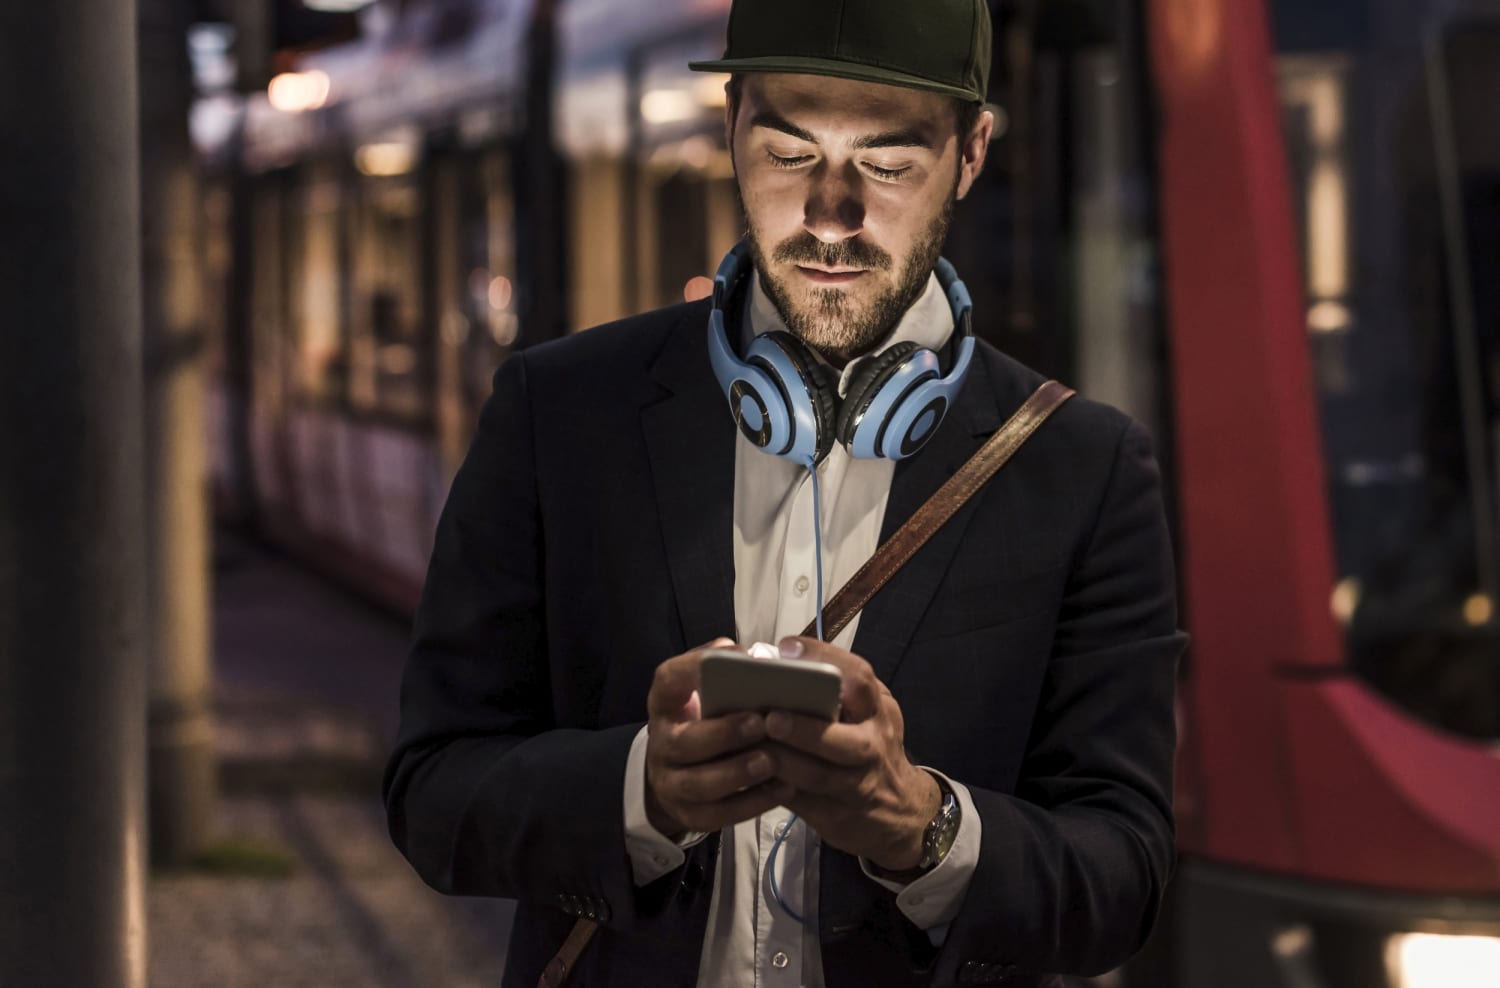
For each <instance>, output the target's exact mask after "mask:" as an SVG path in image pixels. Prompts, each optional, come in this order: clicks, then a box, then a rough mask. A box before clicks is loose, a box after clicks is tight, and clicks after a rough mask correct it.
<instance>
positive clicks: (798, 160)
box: [766, 151, 812, 168]
mask: <svg viewBox="0 0 1500 988" xmlns="http://www.w3.org/2000/svg"><path fill="white" fill-rule="evenodd" d="M766 157H767V158H769V159H770V161H771V165H772V166H773V167H775V168H796V167H797V166H798V165H801V164H805V163H806V162H808V161H811V160H812V155H810V154H795V155H780V154H777V153H776V152H775V151H767V152H766Z"/></svg>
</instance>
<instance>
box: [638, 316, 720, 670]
mask: <svg viewBox="0 0 1500 988" xmlns="http://www.w3.org/2000/svg"><path fill="white" fill-rule="evenodd" d="M699 308H700V307H698V306H694V307H693V309H691V310H690V314H689V315H686V316H684V317H683V320H682V322H681V323H680V324H679V325H678V327H677V328H676V329H674V330H673V332H672V336H671V337H670V338H669V340H668V342H667V346H666V347H665V348H664V349H663V350H662V353H661V355H660V356H659V357H658V359H657V362H656V364H655V366H654V367H653V371H652V373H653V377H654V379H655V380H656V382H657V383H658V384H660V385H661V386H662V387H664V388H665V389H666V390H667V392H668V394H667V395H666V396H665V397H662V398H661V399H660V400H658V401H655V402H652V403H650V404H647V405H646V406H645V407H644V408H642V410H641V429H642V431H643V433H644V434H645V440H646V448H647V451H648V455H649V457H650V463H651V479H652V483H653V485H654V487H655V490H656V508H657V517H658V519H659V523H660V525H661V531H662V540H663V542H664V543H665V546H666V555H667V568H668V570H669V571H670V573H671V580H672V590H673V593H674V594H675V596H676V598H677V613H678V617H679V619H680V621H681V626H682V647H683V648H684V649H688V648H694V647H696V646H698V645H701V644H703V643H704V642H707V641H710V640H711V639H713V638H716V637H718V636H720V635H726V636H731V637H732V636H733V635H734V633H735V623H734V445H735V444H734V423H733V421H732V420H731V419H730V417H729V415H728V413H727V412H726V411H725V410H724V398H723V396H722V395H720V394H719V389H718V383H717V382H716V381H715V380H714V375H713V371H712V369H711V368H710V366H709V362H708V347H707V345H706V343H705V341H704V335H703V334H704V333H705V332H706V327H707V324H708V321H707V318H708V317H707V311H706V309H704V312H703V318H702V319H696V320H695V319H694V318H693V314H696V313H697V312H698V310H699Z"/></svg>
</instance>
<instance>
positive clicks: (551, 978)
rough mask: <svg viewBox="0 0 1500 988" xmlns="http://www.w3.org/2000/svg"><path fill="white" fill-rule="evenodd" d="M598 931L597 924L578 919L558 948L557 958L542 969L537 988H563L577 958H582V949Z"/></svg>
mask: <svg viewBox="0 0 1500 988" xmlns="http://www.w3.org/2000/svg"><path fill="white" fill-rule="evenodd" d="M598 929H599V924H598V923H596V922H594V921H593V920H591V919H580V920H579V921H578V922H576V923H574V924H573V929H572V931H571V932H570V933H569V934H568V938H567V939H566V940H564V941H563V945H562V946H561V947H560V948H558V951H557V956H555V957H553V958H552V959H551V960H550V961H548V962H547V966H546V967H544V968H542V977H541V979H540V980H539V981H537V988H563V985H565V984H567V982H568V975H570V974H572V973H573V968H574V966H576V965H577V964H578V958H579V957H582V956H583V948H585V947H587V946H588V945H589V941H590V940H592V939H593V938H594V934H595V933H596V932H597V931H598Z"/></svg>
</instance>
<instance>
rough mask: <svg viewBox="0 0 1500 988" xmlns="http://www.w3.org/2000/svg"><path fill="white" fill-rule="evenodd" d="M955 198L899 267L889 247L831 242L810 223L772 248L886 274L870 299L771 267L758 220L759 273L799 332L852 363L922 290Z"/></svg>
mask: <svg viewBox="0 0 1500 988" xmlns="http://www.w3.org/2000/svg"><path fill="white" fill-rule="evenodd" d="M956 185H957V183H955V193H956V191H957V190H956ZM955 202H957V196H956V194H955V195H950V196H949V197H948V200H947V202H946V203H945V204H944V206H943V208H942V210H941V211H940V212H939V213H938V215H937V216H936V217H934V218H933V220H932V222H931V223H930V224H928V227H927V229H926V230H925V231H923V233H922V234H921V235H920V236H918V237H917V240H916V242H915V243H914V244H912V247H911V250H909V251H908V252H907V254H906V257H905V258H904V259H903V261H902V264H901V267H900V269H899V270H893V265H894V262H893V260H892V258H891V255H890V254H888V253H887V252H886V251H884V250H882V249H881V248H879V247H877V246H875V245H874V244H870V243H866V242H865V241H863V240H861V239H859V238H858V237H851V238H850V239H848V240H841V241H839V242H838V243H833V244H829V243H824V242H823V241H821V240H819V239H818V238H816V237H814V236H813V235H812V234H811V233H808V232H807V231H806V230H803V231H802V232H801V233H798V234H797V235H796V236H793V237H790V238H788V239H786V240H783V241H782V242H781V243H779V244H776V245H775V247H774V248H772V251H771V259H772V260H774V261H776V262H778V263H781V264H805V265H809V266H819V267H829V268H837V267H852V268H864V269H866V270H868V271H870V272H872V273H873V274H877V275H878V274H885V275H886V284H885V286H884V287H883V288H882V289H881V290H880V291H878V292H877V293H875V294H874V296H873V297H870V298H862V297H860V296H859V295H857V294H856V292H855V290H854V289H853V288H819V287H816V286H814V287H808V288H802V289H801V291H800V293H797V292H794V291H793V289H792V288H791V286H789V285H788V284H787V282H786V281H785V280H784V279H781V278H778V277H776V276H775V275H774V274H772V273H771V268H770V265H768V264H767V263H766V255H765V252H764V249H763V247H762V244H761V242H760V239H759V238H758V237H757V236H756V234H755V228H754V226H751V227H750V233H749V241H750V252H751V256H752V257H753V258H754V260H755V269H756V270H757V271H759V272H760V280H761V286H762V287H763V288H764V289H765V292H766V296H767V297H768V298H770V300H771V302H772V303H773V304H774V305H775V306H776V311H777V312H779V313H780V314H781V318H782V321H783V322H785V323H786V325H787V328H788V329H790V330H791V331H792V333H793V334H794V335H796V336H797V337H798V338H799V339H801V340H802V341H803V342H804V343H806V344H808V345H809V346H811V347H813V348H815V349H817V350H818V351H819V352H821V353H822V354H823V356H824V357H825V358H827V359H828V360H829V361H830V362H831V363H835V364H836V365H842V364H845V363H847V362H848V361H850V360H852V359H853V358H855V357H857V356H860V355H862V354H865V353H868V352H870V351H872V350H874V349H875V348H876V347H877V346H878V345H879V344H880V343H881V341H882V340H884V339H886V338H887V337H888V336H890V334H891V332H892V330H894V329H895V328H896V324H897V323H898V322H900V321H901V317H902V316H903V315H905V314H906V310H907V309H910V308H911V307H912V304H913V303H915V302H916V301H917V299H918V298H920V297H921V296H922V293H923V292H924V291H925V290H926V288H927V282H928V279H929V277H930V276H931V274H932V269H933V267H934V265H936V264H937V260H938V257H939V256H940V255H941V254H942V250H943V243H944V241H946V240H947V238H948V227H949V225H950V224H951V223H952V220H953V207H954V203H955ZM866 277H869V275H867V276H866ZM861 280H863V279H861ZM855 284H856V285H857V284H858V282H856V283H855ZM799 294H800V297H799Z"/></svg>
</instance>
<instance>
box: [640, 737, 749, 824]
mask: <svg viewBox="0 0 1500 988" xmlns="http://www.w3.org/2000/svg"><path fill="white" fill-rule="evenodd" d="M775 767H776V766H775V763H774V762H773V761H772V760H771V756H770V755H768V754H767V753H766V752H764V751H759V750H756V751H750V752H745V753H741V754H737V755H732V756H730V757H727V758H718V759H715V760H714V761H711V762H703V763H701V764H699V765H660V764H659V765H658V766H657V770H656V771H655V772H653V773H652V774H653V776H654V777H655V787H656V793H657V798H659V799H661V800H663V801H665V802H668V803H670V804H671V805H670V806H669V808H670V809H671V810H672V813H673V815H674V816H676V815H677V806H678V805H679V804H694V803H698V804H702V803H716V802H721V801H723V800H725V799H729V798H730V797H732V796H734V795H736V794H737V793H740V792H742V791H744V790H745V789H748V788H750V787H751V786H757V785H760V784H761V783H763V782H767V781H769V780H770V779H771V776H772V774H773V773H774V771H775Z"/></svg>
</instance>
